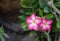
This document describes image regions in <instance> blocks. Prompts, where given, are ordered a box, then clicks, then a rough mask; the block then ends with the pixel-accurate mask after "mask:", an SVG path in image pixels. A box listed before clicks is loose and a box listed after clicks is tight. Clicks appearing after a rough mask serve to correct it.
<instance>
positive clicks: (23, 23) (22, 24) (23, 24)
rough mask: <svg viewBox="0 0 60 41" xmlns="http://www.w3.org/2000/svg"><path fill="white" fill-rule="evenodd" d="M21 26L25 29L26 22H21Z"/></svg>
mask: <svg viewBox="0 0 60 41" xmlns="http://www.w3.org/2000/svg"><path fill="white" fill-rule="evenodd" d="M21 26H22V28H23V30H24V31H27V24H26V22H22V23H21Z"/></svg>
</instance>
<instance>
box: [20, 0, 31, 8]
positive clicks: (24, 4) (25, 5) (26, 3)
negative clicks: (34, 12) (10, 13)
mask: <svg viewBox="0 0 60 41" xmlns="http://www.w3.org/2000/svg"><path fill="white" fill-rule="evenodd" d="M20 6H22V7H23V8H32V7H31V6H30V3H28V1H27V2H26V1H22V2H20Z"/></svg>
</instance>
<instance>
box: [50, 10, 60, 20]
mask: <svg viewBox="0 0 60 41" xmlns="http://www.w3.org/2000/svg"><path fill="white" fill-rule="evenodd" d="M51 13H52V14H54V16H55V18H56V21H59V19H58V16H57V14H56V11H55V10H54V11H52V10H51Z"/></svg>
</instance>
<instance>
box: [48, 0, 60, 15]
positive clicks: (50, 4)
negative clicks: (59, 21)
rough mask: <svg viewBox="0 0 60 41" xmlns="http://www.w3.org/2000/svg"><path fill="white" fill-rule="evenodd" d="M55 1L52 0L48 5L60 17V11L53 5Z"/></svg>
mask: <svg viewBox="0 0 60 41" xmlns="http://www.w3.org/2000/svg"><path fill="white" fill-rule="evenodd" d="M53 1H54V0H50V2H49V3H48V5H49V6H50V7H51V8H53V9H54V10H55V11H56V12H57V13H58V14H59V15H60V10H59V9H57V8H56V7H55V5H54V4H53Z"/></svg>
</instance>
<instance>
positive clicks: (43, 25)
mask: <svg viewBox="0 0 60 41" xmlns="http://www.w3.org/2000/svg"><path fill="white" fill-rule="evenodd" d="M26 23H27V25H28V30H35V31H38V27H39V28H40V29H41V30H42V31H43V32H44V31H47V30H48V31H49V30H50V29H51V26H52V20H46V19H45V18H39V17H37V16H36V15H35V14H31V16H29V17H27V18H26Z"/></svg>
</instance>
